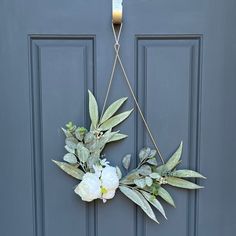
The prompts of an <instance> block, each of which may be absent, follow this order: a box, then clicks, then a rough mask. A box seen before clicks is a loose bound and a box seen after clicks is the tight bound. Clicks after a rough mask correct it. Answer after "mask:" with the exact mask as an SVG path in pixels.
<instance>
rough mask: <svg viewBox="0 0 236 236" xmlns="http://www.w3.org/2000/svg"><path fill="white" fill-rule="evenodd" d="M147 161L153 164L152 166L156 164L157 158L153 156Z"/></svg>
mask: <svg viewBox="0 0 236 236" xmlns="http://www.w3.org/2000/svg"><path fill="white" fill-rule="evenodd" d="M147 163H148V164H150V165H153V166H157V160H156V158H155V157H153V158H151V159H148V160H147Z"/></svg>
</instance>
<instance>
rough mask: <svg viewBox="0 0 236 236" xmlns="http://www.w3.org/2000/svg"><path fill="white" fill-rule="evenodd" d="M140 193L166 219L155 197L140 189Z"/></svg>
mask: <svg viewBox="0 0 236 236" xmlns="http://www.w3.org/2000/svg"><path fill="white" fill-rule="evenodd" d="M141 193H142V194H143V196H144V197H145V198H146V199H147V200H148V201H149V202H150V203H151V204H152V205H153V206H154V207H155V208H156V209H157V210H158V211H159V212H160V213H161V214H162V215H163V216H164V217H165V218H166V219H167V217H166V213H165V210H164V208H163V206H162V205H161V203H160V202H159V201H158V200H157V199H156V198H153V196H152V195H151V194H150V193H147V192H145V191H142V190H141Z"/></svg>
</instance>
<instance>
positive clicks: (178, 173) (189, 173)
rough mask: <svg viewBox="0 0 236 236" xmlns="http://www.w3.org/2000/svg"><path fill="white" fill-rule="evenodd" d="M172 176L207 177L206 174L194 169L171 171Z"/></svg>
mask: <svg viewBox="0 0 236 236" xmlns="http://www.w3.org/2000/svg"><path fill="white" fill-rule="evenodd" d="M171 175H172V176H174V177H178V178H203V179H206V177H205V176H203V175H201V174H200V173H198V172H196V171H193V170H176V171H174V172H172V173H171Z"/></svg>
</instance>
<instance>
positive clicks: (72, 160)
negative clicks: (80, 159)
mask: <svg viewBox="0 0 236 236" xmlns="http://www.w3.org/2000/svg"><path fill="white" fill-rule="evenodd" d="M63 160H64V161H66V162H68V163H70V164H76V163H77V158H76V156H75V155H74V154H72V153H67V154H66V155H64V157H63Z"/></svg>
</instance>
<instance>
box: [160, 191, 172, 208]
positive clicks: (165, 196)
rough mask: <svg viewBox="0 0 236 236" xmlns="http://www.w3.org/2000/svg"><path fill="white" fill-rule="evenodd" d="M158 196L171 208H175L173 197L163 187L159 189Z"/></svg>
mask: <svg viewBox="0 0 236 236" xmlns="http://www.w3.org/2000/svg"><path fill="white" fill-rule="evenodd" d="M158 196H160V197H161V198H162V199H163V200H165V201H166V202H167V203H169V204H170V205H171V206H173V207H175V203H174V200H173V198H172V197H171V195H170V194H169V193H168V192H167V191H166V190H165V189H164V188H162V187H159V189H158Z"/></svg>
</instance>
